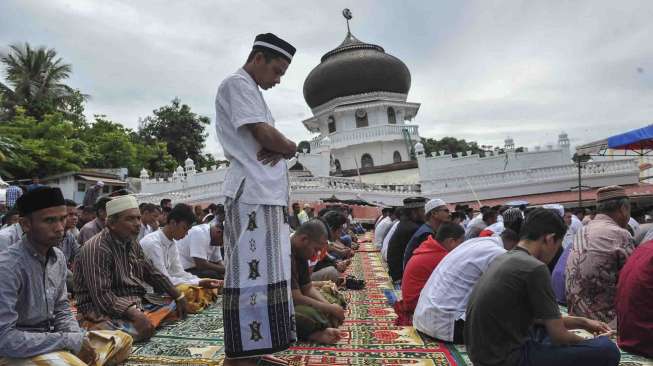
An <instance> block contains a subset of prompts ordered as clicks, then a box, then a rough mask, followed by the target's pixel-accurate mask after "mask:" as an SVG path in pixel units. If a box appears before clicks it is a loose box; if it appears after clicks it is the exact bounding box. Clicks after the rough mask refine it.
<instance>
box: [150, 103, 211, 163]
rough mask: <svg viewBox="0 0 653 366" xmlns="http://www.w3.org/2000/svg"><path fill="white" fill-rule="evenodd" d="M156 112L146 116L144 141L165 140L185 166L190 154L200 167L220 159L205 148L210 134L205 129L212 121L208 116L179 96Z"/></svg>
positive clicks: (171, 151)
mask: <svg viewBox="0 0 653 366" xmlns="http://www.w3.org/2000/svg"><path fill="white" fill-rule="evenodd" d="M153 114H154V115H153V116H148V117H146V118H145V119H144V120H143V121H142V122H141V125H140V127H139V130H138V134H139V136H140V137H141V138H142V139H143V141H145V142H148V143H152V142H155V141H162V142H165V143H166V145H167V149H168V153H169V154H170V155H171V156H172V157H173V158H174V159H175V160H176V161H177V163H178V164H179V165H181V166H183V165H184V161H185V160H186V159H187V158H191V159H192V160H193V161H194V162H195V166H196V167H197V168H207V167H210V166H211V165H214V164H215V163H216V162H215V158H213V157H212V156H210V155H208V154H204V153H203V152H202V150H203V149H204V146H205V145H204V141H205V140H206V137H207V136H208V133H206V132H205V130H206V126H207V125H209V124H210V120H209V118H208V117H205V116H199V115H197V114H195V113H193V112H192V111H191V109H190V107H189V106H188V105H186V104H182V103H181V101H180V100H179V99H178V98H175V99H173V100H172V102H171V104H170V105H167V106H163V107H161V108H159V109H156V110H154V111H153Z"/></svg>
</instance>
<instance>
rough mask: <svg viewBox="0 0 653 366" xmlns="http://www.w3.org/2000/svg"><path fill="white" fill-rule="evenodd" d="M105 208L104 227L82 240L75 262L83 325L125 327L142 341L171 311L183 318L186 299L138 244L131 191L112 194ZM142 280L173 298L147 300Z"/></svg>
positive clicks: (138, 217) (137, 216)
mask: <svg viewBox="0 0 653 366" xmlns="http://www.w3.org/2000/svg"><path fill="white" fill-rule="evenodd" d="M106 211H107V223H106V227H105V228H104V229H102V231H101V232H100V233H98V234H97V235H95V236H94V237H92V238H91V239H90V240H89V241H87V242H86V244H84V246H83V247H82V249H81V251H80V253H79V256H78V258H77V261H76V262H75V270H74V271H73V272H74V276H75V296H76V299H77V308H78V310H79V316H80V318H81V323H82V326H84V327H85V328H87V329H118V330H124V331H126V332H127V333H129V334H131V335H132V337H134V339H135V340H136V341H141V340H146V339H149V338H150V337H151V336H152V334H153V332H154V329H155V328H156V327H157V326H159V324H160V323H161V322H162V321H164V320H170V319H171V318H173V317H174V315H175V314H174V313H176V315H177V316H178V317H180V318H184V317H185V316H186V299H185V298H184V295H183V294H182V293H180V292H179V290H177V288H175V286H173V285H172V283H171V282H170V280H169V279H168V278H167V277H166V276H165V275H164V274H162V273H161V272H160V271H159V270H158V269H156V267H154V266H153V265H152V262H150V261H149V260H147V259H146V258H145V254H144V253H143V250H142V249H141V246H140V245H139V244H138V243H137V242H136V238H137V237H138V232H139V230H140V226H141V213H140V211H139V210H138V203H137V202H136V199H135V198H134V197H133V196H130V195H126V196H119V197H116V198H113V199H112V200H111V201H109V202H107V207H106ZM146 284H148V285H150V286H152V287H153V288H154V291H155V292H158V293H165V294H167V295H169V296H170V297H171V298H172V299H174V302H162V303H160V304H153V303H151V302H149V301H147V300H146V299H145V298H144V295H145V294H146V289H145V285H146ZM175 310H176V311H175Z"/></svg>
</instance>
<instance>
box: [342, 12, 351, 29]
mask: <svg viewBox="0 0 653 366" xmlns="http://www.w3.org/2000/svg"><path fill="white" fill-rule="evenodd" d="M342 16H343V17H345V19H347V34H351V30H349V21H350V20H351V18H352V17H353V16H352V15H351V10H349V9H348V8H344V9H343V10H342Z"/></svg>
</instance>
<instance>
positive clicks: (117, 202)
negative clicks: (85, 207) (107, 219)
mask: <svg viewBox="0 0 653 366" xmlns="http://www.w3.org/2000/svg"><path fill="white" fill-rule="evenodd" d="M132 208H138V202H136V198H134V196H131V195H125V196H118V197H116V198H113V199H111V201H109V202H107V216H113V215H115V214H118V213H121V212H123V211H127V210H129V209H132Z"/></svg>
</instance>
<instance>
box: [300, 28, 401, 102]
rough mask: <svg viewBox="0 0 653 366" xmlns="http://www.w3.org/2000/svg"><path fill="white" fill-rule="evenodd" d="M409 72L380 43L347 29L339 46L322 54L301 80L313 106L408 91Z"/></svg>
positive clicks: (308, 100) (305, 95)
mask: <svg viewBox="0 0 653 366" xmlns="http://www.w3.org/2000/svg"><path fill="white" fill-rule="evenodd" d="M409 90H410V71H409V70H408V67H406V65H405V64H404V63H403V62H402V61H401V60H400V59H398V58H396V57H394V56H392V55H389V54H387V53H385V51H384V49H383V48H382V47H381V46H377V45H374V44H369V43H364V42H361V41H359V40H358V39H357V38H356V37H354V36H353V35H352V34H351V32H347V36H346V37H345V40H344V41H343V42H342V44H340V46H338V47H336V48H335V49H333V50H331V51H329V52H327V53H326V54H325V55H324V56H322V59H321V62H320V64H319V65H317V66H316V67H315V68H314V69H313V70H312V71H311V72H310V74H308V77H306V80H305V81H304V99H305V100H306V103H307V104H308V106H309V107H311V108H315V107H317V106H319V105H322V104H324V103H326V102H328V101H330V100H333V99H335V98H338V97H344V96H349V95H356V94H362V93H370V92H392V93H401V94H408V91H409Z"/></svg>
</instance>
